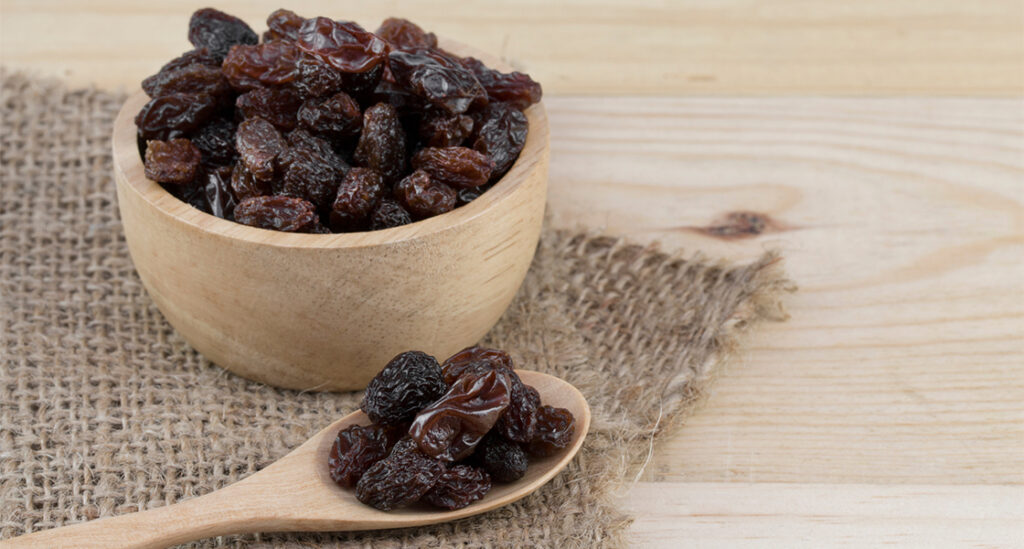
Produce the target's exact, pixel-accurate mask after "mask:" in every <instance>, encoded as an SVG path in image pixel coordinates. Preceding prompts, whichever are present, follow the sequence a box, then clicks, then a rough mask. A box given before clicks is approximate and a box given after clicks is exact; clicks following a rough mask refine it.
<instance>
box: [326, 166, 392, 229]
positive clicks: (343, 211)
mask: <svg viewBox="0 0 1024 549" xmlns="http://www.w3.org/2000/svg"><path fill="white" fill-rule="evenodd" d="M383 196H384V178H382V177H381V176H380V174H379V173H377V172H376V171H374V170H371V169H370V168H352V169H351V170H349V172H348V173H347V174H345V178H344V179H342V181H341V185H339V186H338V194H337V196H336V197H335V199H334V204H333V205H332V206H331V228H332V229H334V230H335V231H358V230H363V229H365V228H366V227H367V225H368V224H369V223H368V221H369V218H370V214H371V213H372V212H373V209H374V208H375V207H376V206H377V203H378V202H380V199H381V198H382V197H383Z"/></svg>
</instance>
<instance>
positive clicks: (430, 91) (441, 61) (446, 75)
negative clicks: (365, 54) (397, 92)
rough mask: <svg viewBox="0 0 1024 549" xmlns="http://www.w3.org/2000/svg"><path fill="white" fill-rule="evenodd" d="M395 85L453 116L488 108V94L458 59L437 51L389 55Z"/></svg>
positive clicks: (427, 50)
mask: <svg viewBox="0 0 1024 549" xmlns="http://www.w3.org/2000/svg"><path fill="white" fill-rule="evenodd" d="M388 62H389V66H390V67H391V73H392V74H394V76H395V82H396V83H397V84H398V85H400V86H402V87H405V88H408V89H409V90H411V91H412V92H413V93H415V94H416V95H419V96H421V97H423V98H424V99H426V100H427V101H429V102H430V103H433V104H435V105H438V106H440V107H443V108H445V109H447V110H448V111H449V112H453V113H457V114H461V113H464V112H466V111H467V110H468V109H469V108H470V107H471V106H473V105H485V104H487V92H486V91H485V90H484V88H483V86H481V85H480V82H478V81H477V79H476V77H475V76H473V73H472V72H471V71H470V70H469V69H467V68H465V67H464V66H462V63H460V62H459V60H458V59H456V58H454V57H452V56H450V55H447V54H445V53H442V52H441V51H439V50H435V49H420V50H416V51H403V50H395V51H392V52H391V53H390V54H389V55H388Z"/></svg>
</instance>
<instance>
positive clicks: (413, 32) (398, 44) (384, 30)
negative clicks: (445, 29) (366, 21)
mask: <svg viewBox="0 0 1024 549" xmlns="http://www.w3.org/2000/svg"><path fill="white" fill-rule="evenodd" d="M374 34H376V35H377V36H379V37H381V38H383V39H384V40H387V41H388V43H389V44H391V46H392V47H395V48H407V49H419V48H436V47H437V36H436V35H435V34H434V33H432V32H426V31H424V30H423V29H421V28H420V27H419V25H417V24H416V23H413V22H412V21H409V20H408V19H401V18H399V17H389V18H387V19H385V20H384V22H383V23H381V24H380V27H379V28H378V29H377V32H375V33H374Z"/></svg>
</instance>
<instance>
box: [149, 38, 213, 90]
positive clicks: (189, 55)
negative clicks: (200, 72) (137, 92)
mask: <svg viewBox="0 0 1024 549" xmlns="http://www.w3.org/2000/svg"><path fill="white" fill-rule="evenodd" d="M221 61H223V59H222V58H218V57H217V56H216V55H214V54H212V53H210V50H209V49H208V48H196V49H194V50H189V51H187V52H185V53H183V54H181V55H179V56H178V57H175V58H174V59H171V60H170V61H168V62H167V63H165V64H164V66H162V67H160V70H159V71H158V72H157V74H160V73H162V72H171V71H173V70H176V69H180V68H182V67H187V66H189V65H206V66H209V67H216V68H218V69H219V68H220V64H221ZM153 76H156V75H153ZM150 78H152V76H151V77H150ZM143 89H145V85H143Z"/></svg>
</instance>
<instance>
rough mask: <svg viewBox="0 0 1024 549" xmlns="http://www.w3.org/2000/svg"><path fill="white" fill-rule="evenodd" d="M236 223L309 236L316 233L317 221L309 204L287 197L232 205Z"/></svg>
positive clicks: (318, 219) (269, 197) (251, 200)
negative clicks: (310, 233)
mask: <svg viewBox="0 0 1024 549" xmlns="http://www.w3.org/2000/svg"><path fill="white" fill-rule="evenodd" d="M235 221H237V222H239V223H242V224H244V225H249V226H252V227H259V228H261V229H271V230H275V231H285V232H292V233H308V232H313V231H315V230H317V225H319V224H320V218H319V217H317V215H316V208H314V207H313V205H312V204H310V203H309V202H306V201H305V200H301V199H299V198H291V197H288V196H256V197H252V198H247V199H245V200H243V201H241V202H239V203H238V205H237V206H235Z"/></svg>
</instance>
